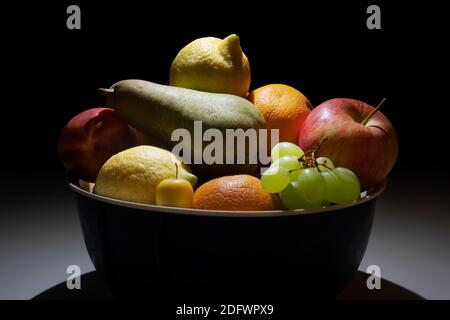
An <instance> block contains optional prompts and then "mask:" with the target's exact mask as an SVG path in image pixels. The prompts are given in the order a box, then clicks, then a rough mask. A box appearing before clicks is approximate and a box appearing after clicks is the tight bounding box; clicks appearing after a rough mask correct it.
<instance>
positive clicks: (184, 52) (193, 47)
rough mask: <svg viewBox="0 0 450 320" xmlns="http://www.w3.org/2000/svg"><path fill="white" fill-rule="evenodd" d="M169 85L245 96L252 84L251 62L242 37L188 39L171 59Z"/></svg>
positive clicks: (233, 35)
mask: <svg viewBox="0 0 450 320" xmlns="http://www.w3.org/2000/svg"><path fill="white" fill-rule="evenodd" d="M170 85H171V86H176V87H183V88H188V89H194V90H200V91H207V92H215V93H228V94H234V95H237V96H241V97H244V96H245V95H246V94H247V92H248V89H249V87H250V65H249V63H248V59H247V57H246V55H245V54H244V53H243V52H242V49H241V45H240V40H239V37H238V36H237V35H235V34H232V35H230V36H228V37H226V38H225V39H223V40H222V39H218V38H213V37H205V38H200V39H197V40H194V41H192V42H191V43H189V44H188V45H187V46H185V47H184V48H183V49H181V51H180V52H179V53H178V55H177V56H176V57H175V60H174V61H173V62H172V67H171V68H170Z"/></svg>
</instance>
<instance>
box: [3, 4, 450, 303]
mask: <svg viewBox="0 0 450 320" xmlns="http://www.w3.org/2000/svg"><path fill="white" fill-rule="evenodd" d="M70 4H78V5H80V7H81V12H82V13H81V23H82V29H81V30H68V29H67V28H66V18H67V16H68V15H67V14H66V13H65V12H66V8H67V6H68V5H70ZM369 4H378V5H379V6H380V7H381V12H382V18H381V19H382V29H381V30H368V29H367V28H366V19H367V16H368V15H367V14H366V8H367V6H368V5H369ZM444 12H445V11H444V10H443V8H441V7H439V5H437V4H427V5H425V4H420V5H416V4H411V3H410V2H401V3H397V6H393V5H392V4H388V3H384V2H379V1H375V2H359V3H353V4H351V3H348V2H345V3H341V2H339V3H327V2H323V1H320V2H314V4H312V3H311V2H303V1H296V2H286V1H275V2H265V3H262V2H261V3H259V2H258V3H253V2H249V3H247V2H243V1H241V2H238V3H236V2H233V1H231V2H222V3H216V2H211V1H209V2H204V1H198V2H194V3H192V2H184V3H183V4H179V3H175V2H165V3H158V4H157V5H156V4H155V2H150V1H145V2H144V1H142V2H138V1H126V2H121V3H111V2H98V1H96V2H95V5H94V4H93V3H92V2H88V1H75V2H73V3H72V2H67V1H62V2H61V3H54V4H49V3H32V4H26V5H25V4H23V3H22V4H15V5H13V6H7V7H6V8H5V10H4V19H3V20H2V24H4V25H5V26H4V27H3V28H2V30H3V31H5V32H4V33H5V34H4V37H3V40H2V41H3V46H2V47H3V49H2V51H3V53H4V55H5V58H3V60H4V65H5V70H4V74H3V76H4V78H5V79H6V85H5V84H4V85H3V86H2V87H3V90H2V97H3V101H4V102H3V103H2V126H1V130H2V133H3V137H4V139H3V152H2V157H1V158H2V160H1V164H2V167H3V168H4V170H3V183H2V188H3V189H2V191H3V192H2V198H1V202H2V210H1V219H2V222H1V223H0V226H1V228H2V229H3V230H2V234H1V236H0V237H1V238H0V239H1V240H2V241H1V245H2V250H1V251H0V254H1V255H4V257H5V258H4V259H3V261H2V259H1V258H0V261H2V262H0V263H2V264H0V267H1V268H3V270H2V271H3V272H2V274H1V275H0V276H1V277H5V279H6V278H7V279H9V280H8V281H9V282H7V283H8V284H9V285H10V288H16V289H17V288H18V287H19V288H22V286H24V287H23V288H22V289H23V290H22V291H20V290H19V291H20V292H21V293H20V294H17V293H15V291H14V290H13V289H11V290H12V291H8V292H7V293H5V297H12V298H14V297H31V296H32V294H28V295H27V293H26V292H34V293H37V292H38V289H36V286H35V287H34V291H33V290H31V289H30V290H31V291H27V290H28V287H26V283H30V281H31V283H33V282H32V280H29V279H28V278H26V277H27V276H28V277H32V278H33V277H34V278H33V279H36V278H40V279H43V278H45V279H50V280H49V281H48V283H51V282H52V281H53V280H51V279H53V278H52V273H51V272H53V271H51V270H53V269H52V268H53V267H51V263H50V262H49V263H48V264H45V263H44V264H43V263H42V261H43V260H45V259H49V261H53V260H51V259H55V257H60V258H61V259H62V260H61V261H60V264H61V265H64V264H65V263H66V260H65V259H66V257H70V256H71V255H70V252H71V251H70V250H73V252H74V253H73V257H74V260H77V259H78V258H80V257H81V258H80V259H84V260H83V262H79V264H82V265H83V264H85V265H86V266H87V268H92V266H91V265H90V264H89V261H88V259H87V258H86V253H85V252H84V251H83V250H84V248H83V244H82V242H81V236H80V234H79V227H78V225H77V223H78V222H77V220H76V211H75V203H74V201H73V198H72V195H71V194H70V192H69V191H68V190H67V188H66V187H65V185H64V169H63V167H62V165H61V163H60V162H59V160H58V158H57V154H56V142H57V139H58V136H59V132H60V130H61V128H62V127H63V126H64V125H65V124H66V123H67V121H69V120H70V118H72V117H73V116H74V115H76V114H77V113H79V112H81V111H83V110H85V109H88V108H91V107H100V106H104V101H103V99H102V97H101V96H100V95H99V94H98V93H97V88H99V87H107V86H110V85H111V84H113V83H114V82H116V81H118V80H121V79H127V78H139V79H145V80H149V81H153V82H157V83H162V84H167V83H168V75H169V68H170V64H171V62H172V60H173V58H174V57H175V55H176V54H177V52H178V51H179V50H180V49H181V48H182V47H183V46H184V45H186V44H187V43H189V42H190V41H192V40H194V39H196V38H199V37H203V36H215V37H220V38H224V37H226V36H227V35H229V34H231V33H236V34H238V35H239V36H240V38H241V46H242V48H243V50H244V52H245V53H246V55H247V56H248V58H249V61H250V65H251V71H252V83H251V89H255V88H257V87H259V86H261V85H265V84H268V83H285V84H288V85H291V86H293V87H295V88H297V89H298V90H300V91H301V92H302V93H304V94H305V95H306V96H307V97H308V99H309V100H310V101H311V103H312V104H313V105H318V104H320V103H321V102H323V101H325V100H327V99H330V98H335V97H349V98H356V99H361V100H363V101H365V102H368V103H369V104H372V105H376V104H377V103H378V102H379V101H380V100H381V99H382V98H383V97H386V98H387V103H386V104H385V106H384V107H383V109H382V112H383V113H384V114H385V115H386V116H387V117H388V118H389V119H390V120H391V122H392V123H393V125H394V127H395V128H396V130H397V133H398V136H399V142H400V154H399V159H398V161H397V164H396V166H395V168H394V170H393V171H392V173H391V175H390V177H389V187H388V189H387V191H386V194H385V196H384V198H382V199H381V200H380V202H381V205H380V207H381V209H380V210H378V212H377V215H378V217H377V219H378V220H376V223H375V226H374V233H373V236H372V240H371V241H372V242H371V244H370V245H369V249H368V254H369V253H371V254H372V256H371V257H374V259H375V258H377V259H383V261H385V262H386V263H387V264H389V263H393V261H394V262H396V261H398V263H400V264H395V263H393V264H392V265H393V266H394V267H390V268H391V269H389V270H390V272H391V273H389V275H390V276H391V278H396V277H397V278H398V279H399V282H402V284H403V285H405V286H408V281H409V279H411V281H414V279H416V281H418V279H419V280H420V279H424V280H423V281H422V282H420V283H417V282H416V283H415V284H414V285H412V286H413V287H414V288H415V289H416V290H419V291H420V288H421V286H422V288H423V286H426V285H427V284H428V285H429V286H431V287H428V288H427V289H424V290H423V293H424V294H425V293H426V294H428V297H446V298H450V293H447V295H445V294H444V293H442V292H450V286H448V287H446V286H447V285H448V284H449V281H448V280H441V281H439V278H438V277H437V276H436V277H433V276H431V275H436V272H437V273H438V274H439V272H440V271H439V270H441V269H442V270H444V269H448V267H449V266H450V257H449V254H448V251H449V250H448V243H449V242H448V240H449V238H448V233H449V232H448V231H450V218H449V216H448V215H449V210H448V209H449V206H448V204H447V198H448V195H450V192H449V186H448V185H449V184H448V181H449V172H450V170H449V164H448V160H446V156H445V155H444V153H445V151H446V148H447V147H446V146H447V145H448V125H447V122H448V120H447V119H448V114H449V111H448V109H449V106H448V97H447V98H446V97H445V95H446V92H447V91H448V88H447V86H448V80H447V79H446V77H447V69H448V63H447V62H446V57H447V56H448V50H447V49H445V48H444V42H445V40H444V39H445V37H444V35H445V33H444V29H442V28H443V27H444V21H445V20H444V18H445V17H444V15H443V14H444ZM382 156H383V155H382V154H380V157H382ZM383 199H384V200H383ZM377 223H378V224H377ZM52 235H54V237H53V236H52ZM43 239H46V240H45V241H44V240H43ZM374 239H375V240H377V239H378V240H377V241H378V242H376V241H375V240H374ZM374 241H375V244H374ZM31 243H35V244H36V246H30V245H29V244H31ZM56 243H58V246H59V247H55V246H56ZM399 244H401V245H399ZM58 248H59V249H58ZM80 248H81V249H80ZM62 251H64V252H65V253H64V254H65V255H64V259H63V258H62V257H63V256H61V253H60V252H62ZM407 252H409V253H415V254H413V255H412V256H408V257H405V256H401V255H402V254H405V253H407ZM431 253H433V254H431ZM405 259H406V260H405ZM39 261H40V262H39ZM62 261H64V262H62ZM53 262H54V261H53ZM366 262H367V263H366ZM24 263H25V265H26V266H27V267H26V268H25V270H24V269H23V268H24V267H23V266H24ZM74 263H76V261H75V262H74ZM364 263H366V264H372V263H373V264H377V261H366V260H365V262H364ZM379 263H381V262H379ZM402 263H403V264H402ZM420 263H426V264H425V265H420ZM55 264H56V265H57V264H58V263H57V262H54V264H53V265H52V266H54V268H55V270H58V271H54V272H56V273H57V274H58V276H55V279H61V280H64V270H62V271H61V269H60V268H59V265H58V268H57V267H56V266H55ZM418 264H419V265H420V266H422V267H420V268H418V269H417V266H418ZM18 265H20V266H22V268H17V267H16V266H18ZM30 265H31V266H30ZM66 265H67V264H66ZM33 266H35V267H33ZM414 266H415V267H416V269H414ZM27 268H28V269H27ZM393 268H394V269H395V268H398V269H395V271H393V270H394V269H393ZM405 268H406V269H405ZM411 268H412V269H411ZM30 270H31V271H33V272H34V273H32V275H33V276H30ZM402 270H403V271H402ZM408 270H409V271H408ZM411 270H414V271H411ZM436 270H437V271H436ZM58 272H59V273H58ZM388 272H389V271H388ZM408 272H409V273H410V276H409V278H408V277H406V278H405V277H404V276H405V275H406V274H408ZM24 274H26V275H24ZM53 274H54V273H53ZM442 274H443V273H442ZM402 276H403V278H402ZM430 276H431V278H430ZM23 277H25V278H23ZM27 279H28V280H27ZM392 280H396V279H392ZM4 281H6V280H4ZM445 281H447V282H445ZM22 282H23V283H22ZM18 283H20V284H18ZM434 285H435V286H436V287H435V288H434V289H433V286H434ZM41 289H44V288H41ZM446 289H448V290H446ZM5 290H7V289H5ZM433 290H434V291H433ZM436 290H437V291H436ZM19 291H17V292H19ZM432 292H438V293H440V294H436V295H433V294H432ZM0 297H1V295H0Z"/></svg>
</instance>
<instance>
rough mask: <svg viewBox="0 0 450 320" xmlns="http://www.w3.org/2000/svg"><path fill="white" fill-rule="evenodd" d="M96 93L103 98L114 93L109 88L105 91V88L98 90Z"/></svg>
mask: <svg viewBox="0 0 450 320" xmlns="http://www.w3.org/2000/svg"><path fill="white" fill-rule="evenodd" d="M98 91H99V92H100V94H101V95H103V96H105V97H106V96H108V95H110V94H111V93H114V89H113V88H109V89H105V88H99V89H98Z"/></svg>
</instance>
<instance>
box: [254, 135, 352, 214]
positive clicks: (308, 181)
mask: <svg viewBox="0 0 450 320" xmlns="http://www.w3.org/2000/svg"><path fill="white" fill-rule="evenodd" d="M271 157H272V165H271V166H270V168H269V169H267V170H266V171H265V172H264V174H263V175H262V177H261V186H262V188H263V189H264V190H266V191H267V192H270V193H278V194H279V195H280V198H281V201H282V202H283V204H284V206H285V207H286V208H288V209H309V208H318V207H323V206H328V205H330V204H331V203H335V204H347V203H351V202H353V201H355V200H357V199H358V198H359V196H360V192H361V190H360V184H359V179H358V177H357V176H356V175H355V174H354V173H353V172H352V171H351V170H349V169H346V168H335V167H334V164H333V161H331V159H328V158H325V157H319V158H317V159H315V152H307V153H304V152H303V150H302V149H300V147H299V146H297V145H295V144H293V143H290V142H281V143H279V144H277V145H276V146H275V147H274V148H273V149H272V153H271Z"/></svg>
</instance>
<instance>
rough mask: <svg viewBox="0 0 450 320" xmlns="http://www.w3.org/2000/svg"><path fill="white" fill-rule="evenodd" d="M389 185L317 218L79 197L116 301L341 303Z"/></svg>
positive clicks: (79, 193) (318, 212)
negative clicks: (274, 298)
mask: <svg viewBox="0 0 450 320" xmlns="http://www.w3.org/2000/svg"><path fill="white" fill-rule="evenodd" d="M385 186H386V181H384V182H382V183H380V184H379V185H377V186H375V187H374V188H372V189H371V190H369V191H368V192H367V193H366V195H365V196H364V197H362V198H361V199H359V200H358V201H356V202H353V203H351V204H349V205H339V206H330V207H327V208H321V209H314V210H276V211H259V212H257V211H213V210H196V209H182V208H170V207H161V206H155V205H144V204H137V203H131V202H126V201H120V200H115V199H111V198H107V197H102V196H99V195H96V194H92V193H90V192H87V191H85V190H83V189H82V188H80V187H79V186H78V184H77V183H73V182H69V187H70V188H71V189H72V190H73V191H75V194H76V198H77V205H78V212H79V216H80V221H81V226H82V230H83V236H84V240H85V243H86V247H87V250H88V252H89V255H90V257H91V260H92V262H93V264H94V266H95V268H96V270H97V272H98V273H99V275H100V276H101V277H102V278H103V279H104V281H105V282H106V284H107V285H108V286H109V287H110V289H111V290H112V292H113V294H115V295H119V296H120V295H128V294H136V293H137V292H145V291H148V290H158V289H171V288H178V289H183V288H184V289H192V288H216V289H217V288H252V289H255V288H263V289H268V288H292V289H295V292H296V294H298V295H301V296H307V297H334V296H336V295H337V294H338V293H339V292H340V291H341V290H342V289H343V288H344V287H345V286H346V284H347V283H348V282H349V281H350V279H351V278H352V277H353V276H354V274H355V272H356V271H357V269H358V266H359V264H360V263H361V260H362V258H363V255H364V252H365V250H366V247H367V243H368V240H369V235H370V231H371V228H372V222H373V216H374V212H375V203H376V198H377V197H378V196H379V195H380V194H381V193H382V192H383V191H384V189H385Z"/></svg>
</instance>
